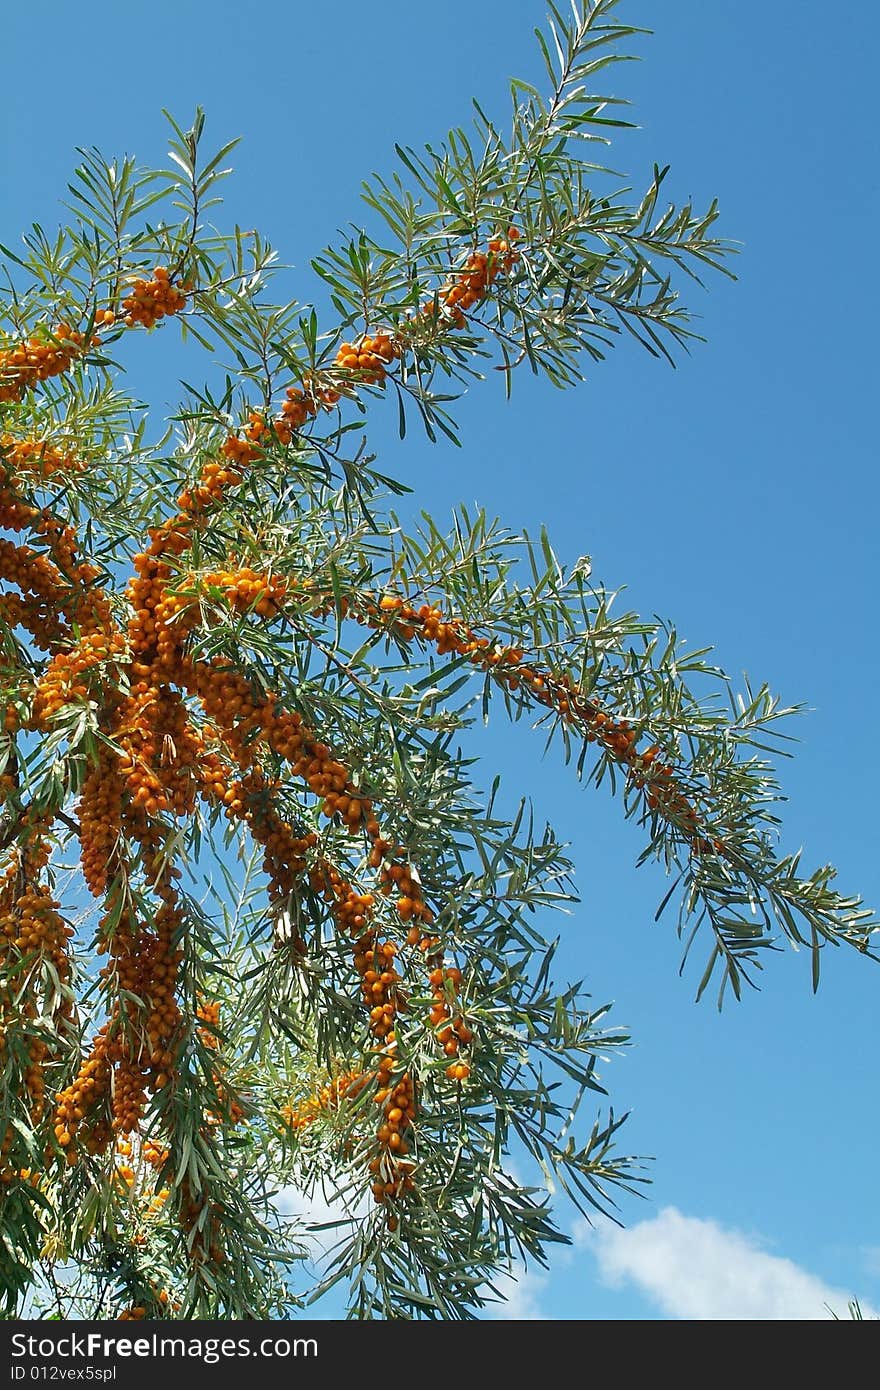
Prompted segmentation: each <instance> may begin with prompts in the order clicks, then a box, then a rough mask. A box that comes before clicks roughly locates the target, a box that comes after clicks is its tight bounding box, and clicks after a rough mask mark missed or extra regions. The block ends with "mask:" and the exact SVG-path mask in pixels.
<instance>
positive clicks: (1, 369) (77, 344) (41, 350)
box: [0, 309, 113, 401]
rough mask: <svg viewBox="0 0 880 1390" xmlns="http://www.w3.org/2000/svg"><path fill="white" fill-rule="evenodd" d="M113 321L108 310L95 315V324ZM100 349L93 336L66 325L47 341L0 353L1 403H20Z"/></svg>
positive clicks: (38, 340)
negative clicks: (38, 385) (37, 387)
mask: <svg viewBox="0 0 880 1390" xmlns="http://www.w3.org/2000/svg"><path fill="white" fill-rule="evenodd" d="M112 321H113V314H112V312H111V311H110V310H109V309H104V310H99V311H98V313H97V314H96V315H95V322H96V324H97V323H112ZM100 346H101V339H100V338H99V337H98V335H97V334H96V333H94V332H92V333H91V334H90V335H88V334H83V333H78V332H77V331H76V330H75V329H73V328H71V326H70V324H69V323H57V324H56V325H55V327H54V328H53V329H52V330H51V331H50V332H49V333H48V334H47V335H46V337H41V338H28V340H27V342H25V343H21V344H19V345H18V346H17V347H11V348H3V349H0V401H17V400H20V399H21V396H22V393H23V392H24V391H26V390H28V389H30V388H31V387H32V386H35V385H36V383H37V382H39V381H47V380H48V379H49V377H53V376H60V375H61V373H62V372H68V371H70V368H71V366H72V365H73V363H74V361H75V360H76V358H77V357H80V356H81V355H82V354H83V353H84V352H86V351H88V349H89V348H94V347H100Z"/></svg>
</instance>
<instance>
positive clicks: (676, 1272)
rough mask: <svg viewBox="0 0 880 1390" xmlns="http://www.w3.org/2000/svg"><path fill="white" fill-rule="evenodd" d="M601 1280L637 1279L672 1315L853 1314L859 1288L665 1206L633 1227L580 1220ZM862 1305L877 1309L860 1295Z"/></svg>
mask: <svg viewBox="0 0 880 1390" xmlns="http://www.w3.org/2000/svg"><path fill="white" fill-rule="evenodd" d="M576 1239H577V1241H578V1243H579V1244H582V1245H583V1246H584V1247H585V1248H587V1249H589V1250H591V1251H592V1252H593V1254H594V1255H595V1257H596V1261H597V1263H598V1266H599V1276H600V1278H601V1279H602V1281H603V1283H605V1284H607V1285H610V1286H611V1287H613V1288H619V1287H621V1286H622V1285H624V1284H626V1283H632V1284H635V1285H637V1286H638V1288H639V1289H640V1290H641V1291H642V1293H643V1294H645V1296H646V1297H647V1298H648V1299H650V1301H651V1302H652V1303H654V1304H655V1305H656V1306H657V1307H658V1308H659V1309H660V1311H661V1312H662V1313H664V1314H665V1315H666V1316H667V1317H669V1318H684V1319H688V1320H696V1321H703V1320H710V1321H714V1320H735V1321H745V1322H750V1321H775V1320H781V1321H813V1320H822V1319H827V1318H830V1316H831V1314H830V1312H829V1308H830V1309H833V1310H834V1312H835V1313H836V1314H837V1315H838V1317H841V1318H847V1317H848V1316H849V1313H848V1308H847V1305H848V1302H849V1300H850V1299H851V1298H852V1297H853V1296H854V1295H853V1293H852V1292H849V1291H846V1290H844V1289H836V1288H832V1287H831V1286H830V1285H828V1284H825V1283H824V1282H823V1281H822V1280H821V1279H819V1278H817V1277H816V1276H815V1275H814V1274H810V1273H809V1272H808V1271H807V1270H805V1269H801V1267H800V1266H799V1265H796V1264H795V1263H794V1262H793V1261H792V1260H787V1259H783V1258H782V1257H781V1256H779V1255H770V1254H768V1253H767V1251H766V1250H763V1249H762V1248H761V1244H760V1242H759V1241H758V1240H755V1239H754V1238H753V1237H751V1236H748V1235H745V1234H744V1233H743V1232H741V1231H736V1230H725V1228H724V1227H723V1226H719V1225H718V1224H717V1222H715V1221H703V1220H700V1219H699V1218H697V1217H694V1216H685V1215H684V1214H683V1213H682V1212H680V1211H678V1210H677V1209H676V1208H675V1207H665V1208H664V1209H663V1210H662V1211H660V1212H659V1213H658V1215H657V1216H655V1217H652V1218H650V1219H649V1220H647V1221H640V1222H638V1223H637V1224H636V1225H635V1226H631V1227H630V1228H629V1229H628V1230H621V1229H620V1227H618V1226H615V1225H614V1224H613V1223H612V1222H610V1221H609V1222H604V1221H603V1222H602V1223H600V1224H599V1225H597V1226H594V1227H589V1226H587V1224H586V1222H584V1223H582V1225H581V1226H580V1227H579V1228H578V1231H577V1233H576ZM862 1313H863V1315H864V1316H865V1317H866V1318H868V1317H876V1316H877V1314H876V1312H875V1310H874V1309H872V1308H870V1307H868V1306H867V1305H866V1304H865V1303H864V1302H863V1303H862Z"/></svg>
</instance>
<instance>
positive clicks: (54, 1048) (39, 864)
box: [0, 811, 73, 1183]
mask: <svg viewBox="0 0 880 1390" xmlns="http://www.w3.org/2000/svg"><path fill="white" fill-rule="evenodd" d="M50 830H51V817H50V816H48V815H46V814H34V813H33V812H32V811H31V812H29V813H26V814H25V816H24V824H23V827H22V829H21V830H20V832H19V839H18V841H17V843H16V844H15V845H14V846H13V847H12V849H11V851H7V855H6V858H7V865H6V868H5V870H4V872H3V875H2V878H0V1066H2V1069H3V1072H4V1073H5V1077H6V1091H7V1094H6V1098H5V1100H6V1103H5V1104H4V1105H3V1107H2V1112H3V1113H2V1114H0V1182H3V1183H6V1182H9V1181H11V1180H12V1179H13V1178H14V1177H16V1176H18V1170H19V1168H20V1167H21V1166H22V1164H23V1163H28V1164H29V1163H30V1161H31V1160H32V1159H33V1156H34V1152H35V1150H31V1149H30V1148H29V1147H28V1146H27V1144H26V1143H23V1137H22V1132H21V1129H19V1128H16V1126H14V1125H13V1123H12V1120H13V1113H14V1112H13V1111H12V1110H11V1109H9V1108H7V1107H9V1106H10V1105H11V1106H13V1107H16V1108H17V1109H18V1111H19V1113H18V1114H17V1115H16V1116H15V1120H16V1124H17V1125H18V1126H20V1125H21V1124H22V1122H25V1123H26V1124H27V1125H28V1126H29V1127H30V1129H31V1130H32V1132H33V1135H34V1140H33V1142H34V1144H35V1146H36V1144H37V1143H38V1138H37V1136H38V1134H39V1131H40V1129H41V1121H42V1120H43V1117H44V1115H45V1112H46V1100H47V1096H46V1092H47V1083H46V1068H47V1067H50V1066H51V1065H52V1064H53V1063H54V1062H56V1061H57V1060H59V1059H62V1060H63V1059H64V1058H65V1056H66V1055H67V1053H69V1051H70V1049H71V1045H72V1041H73V1039H72V1034H71V1031H70V1024H71V1020H72V1014H73V995H72V991H71V986H72V966H71V960H70V955H69V951H68V942H69V939H70V937H71V936H72V935H73V929H72V928H71V927H70V926H68V925H67V923H66V922H65V921H64V919H63V917H62V916H61V915H60V912H59V907H60V903H59V902H58V901H57V900H56V899H55V898H54V897H53V896H52V892H51V890H50V887H49V886H48V884H47V882H46V871H47V868H48V864H49V858H50V848H51V847H50V844H49V834H50Z"/></svg>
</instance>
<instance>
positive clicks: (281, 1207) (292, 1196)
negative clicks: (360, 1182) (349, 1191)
mask: <svg viewBox="0 0 880 1390" xmlns="http://www.w3.org/2000/svg"><path fill="white" fill-rule="evenodd" d="M275 1205H276V1207H277V1208H278V1211H279V1212H280V1213H281V1215H282V1216H295V1217H298V1218H299V1222H300V1229H299V1231H298V1232H297V1234H298V1236H299V1237H300V1238H301V1239H302V1241H303V1243H304V1244H305V1245H306V1246H307V1247H308V1251H309V1255H310V1256H311V1258H312V1259H313V1260H316V1261H317V1262H318V1263H320V1262H321V1260H323V1259H326V1257H327V1255H328V1254H329V1253H330V1251H331V1250H332V1249H333V1248H334V1247H335V1246H336V1245H338V1243H339V1241H340V1240H342V1239H343V1238H344V1237H345V1236H346V1235H348V1234H350V1230H351V1226H352V1225H353V1223H354V1222H355V1221H356V1220H357V1219H358V1218H359V1217H362V1216H363V1215H364V1214H365V1213H366V1211H368V1210H369V1207H368V1204H367V1203H366V1202H360V1203H358V1204H357V1205H356V1206H355V1207H352V1206H351V1205H350V1204H349V1203H348V1202H346V1201H344V1200H343V1198H341V1197H340V1196H339V1194H338V1193H336V1192H332V1191H328V1190H327V1188H325V1187H320V1186H316V1187H315V1188H314V1189H313V1190H312V1191H311V1192H310V1193H306V1192H304V1191H303V1190H302V1188H298V1187H283V1188H282V1189H281V1191H280V1192H279V1193H278V1195H277V1196H276V1198H275ZM331 1222H332V1223H340V1222H341V1223H342V1224H341V1225H339V1224H334V1225H332V1226H328V1223H331ZM316 1226H319V1227H320V1226H324V1227H326V1228H327V1229H324V1230H315V1229H313V1228H314V1227H316Z"/></svg>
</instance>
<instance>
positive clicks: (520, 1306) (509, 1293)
mask: <svg viewBox="0 0 880 1390" xmlns="http://www.w3.org/2000/svg"><path fill="white" fill-rule="evenodd" d="M493 1283H494V1284H495V1287H496V1288H497V1289H498V1292H499V1293H500V1294H501V1296H502V1298H503V1300H504V1301H503V1303H492V1304H489V1306H488V1307H487V1309H486V1316H487V1317H489V1318H492V1319H494V1320H495V1321H496V1322H497V1321H499V1320H503V1321H505V1322H542V1321H544V1320H545V1319H546V1318H547V1316H548V1315H547V1314H546V1313H545V1312H544V1311H543V1310H542V1308H541V1294H542V1293H543V1291H544V1288H545V1286H546V1284H547V1275H546V1274H541V1273H539V1272H538V1271H537V1270H535V1269H528V1270H527V1269H523V1268H522V1266H521V1265H520V1266H519V1267H517V1268H514V1269H513V1270H511V1271H510V1273H508V1274H502V1275H499V1276H498V1277H497V1278H496V1279H494V1280H493Z"/></svg>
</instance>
